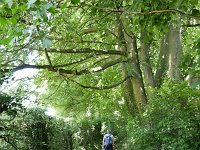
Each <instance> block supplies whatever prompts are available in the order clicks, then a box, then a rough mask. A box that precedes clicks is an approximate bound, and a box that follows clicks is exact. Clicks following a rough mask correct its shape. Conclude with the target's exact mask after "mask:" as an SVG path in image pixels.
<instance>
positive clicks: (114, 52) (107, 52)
mask: <svg viewBox="0 0 200 150" xmlns="http://www.w3.org/2000/svg"><path fill="white" fill-rule="evenodd" d="M30 49H31V48H30ZM33 50H37V51H42V50H41V49H34V48H33ZM47 52H50V53H66V54H69V53H71V54H84V53H94V54H99V55H100V54H104V55H122V56H125V53H124V52H122V51H117V50H96V49H91V48H81V49H59V48H58V49H54V48H51V49H48V50H47Z"/></svg>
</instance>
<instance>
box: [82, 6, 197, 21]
mask: <svg viewBox="0 0 200 150" xmlns="http://www.w3.org/2000/svg"><path fill="white" fill-rule="evenodd" d="M85 5H88V6H90V7H93V8H96V9H99V10H103V11H105V12H116V13H126V14H129V15H151V14H157V13H167V12H168V13H178V14H181V15H183V16H186V17H188V18H195V19H200V16H193V15H191V14H187V13H185V12H183V11H180V10H177V9H163V10H152V11H149V12H139V11H126V10H123V9H112V8H102V7H97V6H93V5H90V4H85Z"/></svg>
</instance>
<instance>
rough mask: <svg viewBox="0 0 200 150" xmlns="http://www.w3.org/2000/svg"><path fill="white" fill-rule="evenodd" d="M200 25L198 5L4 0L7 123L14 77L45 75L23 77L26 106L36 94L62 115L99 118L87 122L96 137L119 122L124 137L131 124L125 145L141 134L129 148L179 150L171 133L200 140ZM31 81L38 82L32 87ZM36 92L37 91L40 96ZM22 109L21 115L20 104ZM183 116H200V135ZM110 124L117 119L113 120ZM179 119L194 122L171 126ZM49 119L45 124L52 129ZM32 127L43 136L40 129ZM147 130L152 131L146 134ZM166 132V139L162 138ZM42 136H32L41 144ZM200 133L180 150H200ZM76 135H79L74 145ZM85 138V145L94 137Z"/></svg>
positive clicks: (190, 1) (0, 22) (1, 51)
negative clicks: (105, 126)
mask: <svg viewBox="0 0 200 150" xmlns="http://www.w3.org/2000/svg"><path fill="white" fill-rule="evenodd" d="M199 20H200V4H199V2H198V0H165V1H162V0H141V1H139V0H132V1H131V0H113V1H104V0H88V1H84V0H71V1H67V0H63V1H61V0H55V1H52V0H2V1H1V2H0V60H1V61H0V85H1V90H2V91H3V92H2V93H0V98H1V101H0V112H1V113H0V115H2V114H4V113H3V112H8V108H9V107H10V108H14V106H13V104H15V103H16V102H15V100H14V98H12V97H13V96H12V94H10V93H12V92H11V91H10V92H8V91H6V90H4V89H3V87H5V86H6V85H7V84H6V83H9V82H13V80H14V81H15V80H16V79H15V78H14V77H13V74H14V73H15V72H17V71H21V70H25V69H30V70H38V72H37V75H35V76H33V77H31V78H33V79H30V78H29V77H28V78H23V79H21V82H20V83H19V84H18V88H17V89H16V91H15V92H16V95H19V97H20V99H21V100H19V101H17V102H20V103H21V101H22V99H26V100H30V99H29V98H27V97H26V96H27V95H34V97H36V100H37V102H38V104H40V105H45V106H52V107H54V108H56V110H57V112H59V114H60V115H62V116H65V117H72V118H76V119H77V120H78V119H80V120H82V119H83V118H90V119H89V122H84V119H83V120H82V121H83V122H82V123H83V124H84V123H85V125H86V126H89V125H91V126H92V125H93V126H94V127H97V128H98V130H94V131H95V132H93V130H90V131H89V130H88V132H92V133H94V134H97V132H100V131H101V127H102V126H101V125H103V123H106V124H109V126H113V124H112V121H113V122H115V121H116V122H117V125H116V126H113V127H114V128H117V129H119V130H120V127H119V125H121V123H122V122H123V121H127V122H129V124H128V125H127V127H126V129H124V130H122V129H121V130H120V131H119V132H117V133H116V134H118V136H119V139H120V138H122V137H123V135H122V134H125V132H126V133H129V130H132V129H133V130H134V131H135V130H136V129H138V130H137V132H136V133H135V134H134V133H132V132H131V133H130V135H129V137H132V138H131V139H133V138H134V139H135V140H138V143H140V144H138V143H137V144H136V145H134V140H128V139H126V140H127V141H126V142H127V143H128V144H127V145H126V146H128V147H129V148H131V146H133V149H134V148H136V149H156V148H157V149H162V148H163V149H170V148H169V147H170V142H169V139H171V138H172V137H169V136H165V138H166V140H165V139H164V138H162V139H159V136H163V135H165V134H166V133H167V130H168V129H170V130H169V132H170V133H171V132H173V130H176V132H179V131H180V132H182V133H183V135H184V133H185V132H184V131H185V129H188V130H189V129H191V128H192V129H194V130H193V131H197V132H199V130H198V128H199V124H198V123H196V122H198V119H197V118H196V117H198V115H199V112H200V110H199V109H200V107H199V94H198V91H199V88H200V63H199V62H200V55H199V54H200V38H199V34H200V28H199V27H200V23H199ZM29 74H31V71H30V73H29ZM26 80H27V81H33V82H34V83H25V81H26ZM33 84H34V86H35V87H36V89H37V90H36V89H35V90H32V89H31V86H33ZM179 85H180V86H179ZM168 89H169V90H168ZM176 89H177V90H176ZM182 90H183V91H184V92H183V91H182ZM175 91H177V93H176V92H175ZM171 94H173V95H171ZM175 94H177V95H175ZM1 95H2V96H1ZM13 95H15V94H13ZM170 96H172V97H170ZM16 97H17V96H16ZM7 98H8V99H9V100H8V101H7ZM8 103H9V104H8ZM173 103H174V105H173ZM6 105H9V107H6V109H5V106H6ZM17 106H19V108H21V104H19V105H18V104H17ZM176 107H177V108H179V109H181V110H180V111H179V110H176ZM161 108H162V109H161ZM171 109H172V110H171ZM193 110H194V111H193ZM183 112H187V113H191V114H193V116H194V118H193V120H194V122H192V123H191V128H190V127H189V122H191V118H190V116H187V115H186V116H187V117H185V118H184V117H183V116H181V113H183ZM159 113H161V116H163V118H162V117H160V120H158V119H156V117H158V118H159V115H158V114H159ZM171 113H172V114H173V115H172V116H170V114H171ZM183 114H184V113H183ZM4 115H5V114H4ZM19 116H20V115H19ZM33 116H37V115H35V114H34V115H33ZM111 116H112V117H113V118H114V120H111V121H110V122H109V121H108V120H109V119H108V118H110V117H111ZM176 117H179V118H180V120H182V122H183V123H185V124H186V125H185V126H184V127H183V126H181V125H180V124H179V122H178V121H174V122H173V123H174V124H178V125H177V126H179V125H180V130H178V129H174V128H173V127H172V128H171V126H173V123H170V119H171V120H174V119H175V118H176ZM93 119H94V120H93ZM33 120H35V119H33ZM36 120H37V119H36ZM47 120H48V119H46V118H42V119H41V124H43V126H44V128H45V126H46V125H48V123H49V122H48V121H47ZM120 120H121V121H120ZM43 121H44V122H43ZM90 121H91V122H90ZM93 121H94V122H93ZM33 122H35V121H33ZM80 122H81V121H80ZM93 123H94V124H93ZM160 123H163V124H165V125H166V126H165V125H163V126H162V125H161V124H160ZM61 124H62V123H61ZM61 124H60V125H61ZM77 124H78V123H77ZM100 124H101V125H100ZM99 125H100V128H99ZM33 126H34V127H35V128H36V129H37V128H38V126H37V123H33ZM61 126H62V125H61ZM168 126H170V127H169V128H168ZM77 128H78V127H77ZM80 128H81V127H80ZM83 128H84V129H85V127H83ZM144 128H147V129H148V130H146V131H145V132H143V129H144ZM52 129H53V127H52ZM62 129H63V128H62ZM156 129H158V132H156V135H155V134H154V130H156ZM55 130H56V129H55ZM72 130H73V129H72ZM74 130H75V129H74ZM80 130H81V129H80ZM162 130H164V131H166V132H164V133H161V132H162ZM0 131H1V130H0ZM37 132H38V131H36V132H35V133H31V134H30V135H31V136H32V137H33V138H34V135H37V134H38V133H37ZM47 132H48V131H47V129H46V128H45V130H44V133H45V135H44V136H46V138H45V137H41V139H40V140H41V141H44V140H46V141H44V142H45V144H46V145H48V144H47V143H48V140H50V139H48V138H49V137H47V134H46V133H47ZM141 132H143V133H141ZM147 132H148V133H147ZM194 133H195V132H191V134H190V135H191V136H190V137H188V138H185V139H181V140H182V141H184V142H185V141H189V142H186V143H187V144H188V143H189V144H188V145H187V144H185V145H184V144H183V143H181V142H179V143H176V142H175V143H174V144H172V146H171V147H173V148H176V147H179V146H180V145H181V144H183V147H182V149H188V147H189V146H191V145H192V146H191V147H193V148H194V149H195V148H197V147H198V146H199V144H198V143H191V142H190V141H191V140H192V139H194V138H197V139H198V138H199V136H198V135H196V134H194ZM71 134H73V131H71V130H70V134H69V139H70V137H71ZM140 134H141V135H142V136H143V135H144V136H145V135H148V134H149V138H146V140H147V141H148V140H150V139H151V137H155V138H152V139H153V140H155V141H156V142H155V141H151V142H149V143H148V142H147V141H146V140H143V138H144V137H142V136H139V135H140ZM83 135H84V136H85V137H86V133H83ZM59 136H60V135H59ZM97 137H100V135H99V134H98V135H97ZM0 138H1V137H0ZM122 139H123V138H122ZM140 139H142V140H140ZM7 141H8V140H7ZM30 141H31V140H30ZM88 141H90V140H88ZM96 141H98V139H97V140H96ZM68 142H69V141H68ZM76 142H77V141H76ZM86 143H87V142H86ZM130 143H132V144H130ZM145 143H147V144H146V145H145ZM150 143H153V144H152V145H153V146H152V145H151V144H150ZM163 143H167V144H163ZM45 144H44V145H45ZM76 144H77V143H76ZM76 144H75V145H76ZM77 145H79V146H80V145H82V146H83V145H84V144H83V143H79V144H77ZM77 145H76V146H77ZM86 145H88V144H85V145H84V146H86ZM93 145H95V144H94V143H93ZM35 146H36V147H37V146H38V145H37V144H36V145H35ZM151 146H152V147H151ZM14 147H15V146H14ZM97 147H98V146H97ZM119 147H120V146H119ZM40 148H41V147H40ZM45 148H46V149H48V148H47V147H45ZM90 149H94V147H92V146H91V147H90Z"/></svg>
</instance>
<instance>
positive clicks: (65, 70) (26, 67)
mask: <svg viewBox="0 0 200 150" xmlns="http://www.w3.org/2000/svg"><path fill="white" fill-rule="evenodd" d="M121 61H122V59H121V58H118V59H116V60H113V61H110V62H108V63H105V64H104V65H102V66H99V67H95V68H91V69H82V70H79V71H78V70H67V69H63V68H59V67H58V66H51V65H30V64H23V65H20V66H17V67H15V68H14V69H13V70H12V71H13V72H15V71H18V70H22V69H29V68H30V69H48V70H49V71H52V72H59V73H60V74H72V75H83V74H90V73H95V72H100V71H103V70H105V69H107V68H109V67H111V66H114V65H116V64H118V63H120V62H121ZM52 68H53V69H52Z"/></svg>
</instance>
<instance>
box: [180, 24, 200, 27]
mask: <svg viewBox="0 0 200 150" xmlns="http://www.w3.org/2000/svg"><path fill="white" fill-rule="evenodd" d="M199 26H200V24H185V25H182V27H199Z"/></svg>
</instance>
